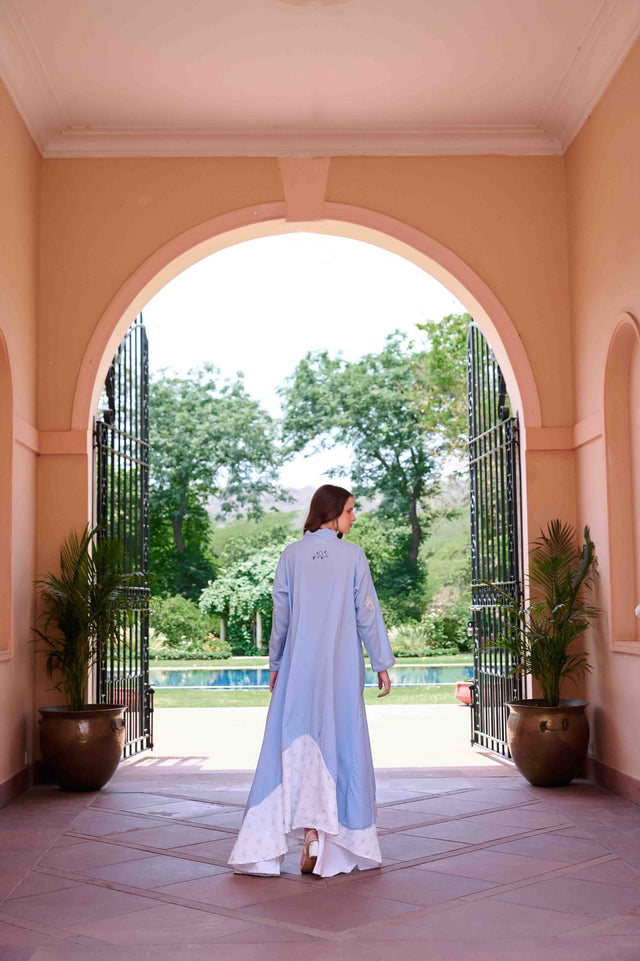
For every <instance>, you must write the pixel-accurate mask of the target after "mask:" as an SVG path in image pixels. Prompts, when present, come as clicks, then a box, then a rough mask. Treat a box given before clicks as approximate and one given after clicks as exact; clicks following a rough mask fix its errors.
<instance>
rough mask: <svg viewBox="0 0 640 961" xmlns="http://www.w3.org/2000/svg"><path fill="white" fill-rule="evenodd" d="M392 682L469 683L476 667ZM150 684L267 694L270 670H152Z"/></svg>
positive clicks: (402, 671) (418, 669)
mask: <svg viewBox="0 0 640 961" xmlns="http://www.w3.org/2000/svg"><path fill="white" fill-rule="evenodd" d="M389 676H390V678H391V682H392V683H393V684H396V685H397V686H398V687H407V686H409V685H411V686H413V685H418V686H420V687H426V686H430V685H432V684H455V682H456V681H470V680H471V679H472V677H473V667H471V665H467V664H464V665H463V664H460V665H457V664H447V665H443V666H441V667H437V666H434V667H425V666H424V665H422V664H401V665H400V666H397V665H396V666H395V667H392V668H391V670H390V671H389ZM149 683H150V684H151V687H153V688H155V689H156V690H162V689H166V688H190V689H191V690H209V689H211V690H216V691H235V690H238V689H245V690H247V689H251V690H254V691H255V690H268V689H269V668H268V667H215V668H211V667H194V668H189V669H186V668H185V669H180V668H166V669H165V668H161V667H152V668H151V669H150V670H149ZM364 683H365V687H377V686H378V676H377V674H374V672H373V671H372V670H371V669H370V668H367V669H366V671H365V682H364Z"/></svg>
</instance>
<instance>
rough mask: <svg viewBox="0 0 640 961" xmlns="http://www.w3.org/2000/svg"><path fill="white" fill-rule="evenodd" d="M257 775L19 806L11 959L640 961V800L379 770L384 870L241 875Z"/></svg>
mask: <svg viewBox="0 0 640 961" xmlns="http://www.w3.org/2000/svg"><path fill="white" fill-rule="evenodd" d="M251 779H252V772H248V771H232V772H223V771H212V770H210V769H208V768H207V765H206V763H202V762H201V760H200V759H195V758H192V759H189V758H155V757H146V756H145V757H142V758H139V759H135V760H133V761H130V762H126V763H125V764H124V765H122V766H121V768H120V770H119V771H118V773H117V775H116V777H115V778H114V779H113V780H112V781H111V782H110V784H109V785H108V786H107V787H106V788H105V789H104V790H103V791H101V792H99V793H95V794H85V795H71V794H64V793H62V792H60V791H58V790H57V789H55V788H51V787H38V788H34V789H32V790H31V791H30V792H29V793H28V794H26V795H25V796H23V797H22V798H20V799H19V800H18V801H16V802H15V803H13V804H11V805H9V806H8V807H6V808H4V809H3V810H2V811H0V961H125V959H127V961H129V959H134V961H152V959H153V961H168V959H171V961H182V959H183V958H184V959H192V961H249V959H251V961H254V959H259V961H303V959H304V961H426V959H429V961H445V959H446V961H463V959H464V961H531V959H534V958H535V959H536V961H552V959H553V961H578V959H580V961H640V807H638V806H636V805H634V804H631V803H629V802H627V801H624V800H622V799H621V798H619V797H617V796H616V795H613V794H610V793H609V792H607V791H605V790H603V789H601V788H599V787H596V786H594V785H593V784H591V783H589V782H588V781H576V782H574V783H573V784H572V785H570V786H568V787H566V788H556V789H546V790H545V789H540V788H533V787H531V786H530V785H528V784H527V783H526V782H525V781H524V780H523V779H522V778H521V777H520V776H519V775H518V774H517V773H516V772H515V771H514V770H513V769H512V768H511V767H510V766H507V765H505V764H503V763H498V762H495V763H492V764H489V765H485V766H483V767H480V768H478V767H474V768H459V769H453V770H451V769H433V768H407V769H393V770H392V769H381V770H378V772H377V785H378V806H379V810H378V814H379V818H378V827H379V833H380V842H381V849H382V852H383V855H384V858H385V860H384V864H383V866H382V867H381V868H379V869H375V870H372V871H363V872H357V871H356V872H354V873H353V874H351V875H339V876H337V877H335V878H328V879H323V878H318V877H316V876H313V875H311V876H309V875H307V876H303V875H301V874H300V873H299V870H298V863H299V853H300V849H299V846H296V847H295V848H294V849H293V850H292V851H291V852H290V854H289V855H288V856H287V858H286V860H285V873H283V875H282V876H281V877H280V878H252V877H246V876H238V875H234V874H233V872H231V871H230V870H229V869H228V868H227V866H226V858H227V856H228V853H229V851H230V850H231V847H232V845H233V841H234V837H235V833H236V832H237V830H238V827H239V824H240V821H241V817H242V810H243V807H244V803H245V799H246V796H247V792H248V789H249V787H250V784H251Z"/></svg>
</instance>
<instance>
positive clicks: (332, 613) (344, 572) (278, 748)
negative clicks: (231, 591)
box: [228, 484, 395, 877]
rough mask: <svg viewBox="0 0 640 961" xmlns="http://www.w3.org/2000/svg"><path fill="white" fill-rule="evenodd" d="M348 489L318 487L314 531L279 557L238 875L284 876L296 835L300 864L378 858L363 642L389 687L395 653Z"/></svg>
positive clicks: (329, 867)
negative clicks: (267, 696) (262, 717)
mask: <svg viewBox="0 0 640 961" xmlns="http://www.w3.org/2000/svg"><path fill="white" fill-rule="evenodd" d="M354 519H355V514H354V510H353V497H352V496H351V494H350V493H349V491H347V490H345V489H344V488H342V487H335V486H334V485H333V484H324V485H323V486H322V487H320V488H318V490H317V491H316V492H315V494H314V495H313V498H312V500H311V506H310V508H309V515H308V517H307V519H306V521H305V525H304V535H303V537H302V538H301V539H300V540H298V541H295V542H294V543H292V544H289V545H288V546H287V547H286V548H285V549H284V551H283V552H282V554H281V556H280V560H279V561H278V566H277V569H276V574H275V579H274V584H273V602H274V608H273V628H272V631H271V640H270V642H269V666H270V668H271V682H270V687H271V690H272V692H273V696H272V698H271V703H270V704H269V710H268V713H267V722H266V727H265V733H264V740H263V743H262V750H261V752H260V757H259V759H258V766H257V769H256V773H255V776H254V779H253V784H252V786H251V791H250V793H249V798H248V800H247V804H246V807H245V811H244V818H243V821H242V826H241V828H240V833H239V835H238V838H237V840H236V843H235V845H234V847H233V850H232V852H231V856H230V857H229V861H228V863H229V864H230V865H232V866H233V868H234V871H235V872H236V873H238V874H259V875H263V876H264V875H279V874H280V868H281V864H282V859H283V857H284V855H285V854H286V853H287V850H288V841H289V839H291V838H298V839H300V840H303V841H304V850H303V853H302V860H301V864H300V869H301V871H303V872H305V873H309V872H311V871H312V872H313V873H314V874H319V875H322V877H331V876H332V875H334V874H339V873H340V872H348V871H352V870H353V869H354V868H355V867H358V868H359V869H365V868H373V867H379V865H380V864H381V862H382V857H381V854H380V847H379V844H378V835H377V831H376V824H375V821H376V812H377V807H376V800H375V790H376V788H375V776H374V771H373V759H372V757H371V745H370V742H369V731H368V728H367V717H366V713H365V707H364V699H363V693H362V692H363V688H364V680H365V666H364V657H363V653H362V644H361V642H362V643H364V646H365V647H366V649H367V653H368V654H369V657H370V659H371V667H372V668H373V670H374V671H376V672H377V673H378V687H379V688H381V691H382V693H381V694H379V695H378V697H383V696H385V695H386V694H388V693H389V690H390V686H391V684H390V681H389V675H388V673H387V670H388V668H390V667H391V666H392V665H393V664H394V663H395V658H394V656H393V653H392V651H391V646H390V644H389V638H388V637H387V632H386V630H385V626H384V622H383V620H382V614H381V613H380V606H379V604H378V598H377V596H376V592H375V588H374V586H373V581H372V580H371V573H370V571H369V565H368V563H367V559H366V557H365V555H364V552H363V551H362V548H360V547H358V546H357V545H356V544H351V543H349V542H347V541H344V540H342V536H343V534H348V532H349V530H350V529H351V525H352V524H353V521H354Z"/></svg>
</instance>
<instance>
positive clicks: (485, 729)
mask: <svg viewBox="0 0 640 961" xmlns="http://www.w3.org/2000/svg"><path fill="white" fill-rule="evenodd" d="M467 392H468V393H467V399H468V413H469V503H470V520H471V595H472V604H471V614H472V617H471V624H472V634H473V639H474V645H473V648H474V650H473V662H474V683H473V692H472V693H473V697H472V710H471V731H472V733H471V740H472V743H475V744H480V745H482V746H483V747H485V748H488V749H489V750H491V751H495V752H497V753H499V754H502V755H505V756H508V755H509V749H508V746H507V737H506V722H507V708H506V707H505V703H506V702H507V701H509V700H512V699H514V698H518V697H520V696H521V691H522V682H521V681H520V679H519V678H516V677H513V676H512V675H510V674H509V671H510V669H511V667H512V666H513V661H512V659H511V656H510V655H509V653H508V652H507V651H504V650H502V649H500V648H497V649H496V648H494V649H490V648H488V645H490V644H491V642H492V641H493V640H494V639H495V638H496V637H497V636H498V635H499V634H501V633H506V632H508V631H509V630H510V629H511V627H512V625H511V624H510V623H509V615H508V613H507V611H506V608H505V606H504V600H503V598H501V596H500V595H499V594H498V593H497V592H496V591H495V590H493V588H491V587H489V586H487V584H486V583H485V582H486V581H490V582H491V583H492V584H495V585H496V586H497V587H499V588H500V589H501V590H503V591H504V592H505V593H506V594H508V595H509V596H510V597H512V598H513V599H514V600H521V598H522V555H521V552H522V544H521V529H522V524H521V493H520V490H521V489H520V453H519V433H518V421H517V418H516V417H514V416H512V412H511V403H510V401H509V396H508V394H507V389H506V384H505V381H504V377H503V375H502V371H501V370H500V367H499V365H498V362H497V361H496V358H495V356H494V355H493V352H492V350H491V348H490V347H489V344H488V343H487V341H486V340H485V338H484V337H483V335H482V332H481V331H480V329H479V328H478V327H477V325H476V324H473V323H472V324H471V325H470V327H469V333H468V339H467Z"/></svg>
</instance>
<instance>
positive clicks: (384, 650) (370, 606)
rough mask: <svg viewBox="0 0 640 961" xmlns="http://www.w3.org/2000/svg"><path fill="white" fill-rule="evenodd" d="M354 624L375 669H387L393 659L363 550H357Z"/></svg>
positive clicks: (391, 665)
mask: <svg viewBox="0 0 640 961" xmlns="http://www.w3.org/2000/svg"><path fill="white" fill-rule="evenodd" d="M354 593H355V603H356V624H357V626H358V637H359V638H360V640H361V641H362V643H363V644H364V646H365V648H366V651H367V654H368V655H369V658H370V660H371V668H372V670H373V671H375V672H376V673H377V672H378V671H386V670H387V669H388V668H390V667H393V665H394V664H395V662H396V659H395V657H394V656H393V651H392V650H391V644H390V643H389V638H388V636H387V631H386V628H385V626H384V621H383V619H382V612H381V610H380V603H379V601H378V595H377V594H376V589H375V587H374V586H373V580H372V578H371V571H370V569H369V562H368V561H367V558H366V557H365V554H364V551H362V550H361V551H359V553H358V561H357V565H356V576H355V585H354Z"/></svg>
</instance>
